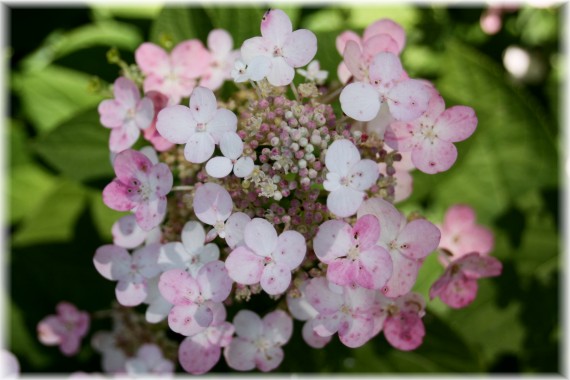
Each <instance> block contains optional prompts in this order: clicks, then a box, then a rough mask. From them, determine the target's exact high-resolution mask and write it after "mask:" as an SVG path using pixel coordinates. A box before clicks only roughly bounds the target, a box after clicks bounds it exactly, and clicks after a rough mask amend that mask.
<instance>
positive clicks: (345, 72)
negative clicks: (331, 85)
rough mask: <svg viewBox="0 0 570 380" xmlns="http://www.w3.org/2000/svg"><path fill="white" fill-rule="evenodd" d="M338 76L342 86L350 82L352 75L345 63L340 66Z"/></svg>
mask: <svg viewBox="0 0 570 380" xmlns="http://www.w3.org/2000/svg"><path fill="white" fill-rule="evenodd" d="M336 75H337V76H338V79H339V80H340V82H341V83H342V84H346V82H348V80H349V79H350V78H351V77H352V73H351V72H350V70H349V69H348V67H346V65H345V64H344V62H341V63H340V64H339V65H338V68H337V71H336Z"/></svg>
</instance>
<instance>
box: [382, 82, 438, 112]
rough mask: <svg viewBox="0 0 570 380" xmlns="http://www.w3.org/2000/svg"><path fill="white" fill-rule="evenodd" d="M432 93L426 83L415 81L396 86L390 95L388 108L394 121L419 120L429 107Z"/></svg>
mask: <svg viewBox="0 0 570 380" xmlns="http://www.w3.org/2000/svg"><path fill="white" fill-rule="evenodd" d="M431 94H432V91H431V89H430V87H428V86H427V85H426V84H425V83H423V82H422V81H419V80H415V79H409V80H405V81H403V82H400V83H398V84H396V85H395V86H394V87H393V88H392V89H391V90H390V92H389V93H388V106H389V107H390V113H391V114H392V116H394V119H396V120H400V121H411V120H414V119H417V118H418V117H420V116H421V114H422V113H424V112H425V111H426V109H427V107H428V102H429V99H430V98H431Z"/></svg>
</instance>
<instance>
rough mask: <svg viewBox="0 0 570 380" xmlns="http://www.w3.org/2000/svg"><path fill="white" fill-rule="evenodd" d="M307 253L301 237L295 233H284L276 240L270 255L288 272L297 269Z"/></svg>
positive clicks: (305, 244) (303, 239)
mask: <svg viewBox="0 0 570 380" xmlns="http://www.w3.org/2000/svg"><path fill="white" fill-rule="evenodd" d="M305 253H307V243H306V242H305V238H304V237H303V235H301V234H300V233H298V232H297V231H285V232H283V233H282V234H281V235H279V238H278V240H277V247H276V248H275V250H274V251H273V254H272V255H271V256H272V257H273V260H275V261H276V262H277V263H279V264H282V265H284V266H285V267H287V268H288V269H289V270H293V269H295V268H297V267H298V266H299V265H301V263H302V262H303V259H304V258H305Z"/></svg>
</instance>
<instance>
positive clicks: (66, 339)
mask: <svg viewBox="0 0 570 380" xmlns="http://www.w3.org/2000/svg"><path fill="white" fill-rule="evenodd" d="M56 311H57V315H48V316H47V317H45V318H44V319H42V320H41V321H40V322H39V323H38V327H37V330H38V338H39V340H40V342H42V343H43V344H45V345H46V346H59V349H60V351H61V353H62V354H64V355H65V356H72V355H75V354H77V353H78V352H79V348H80V344H81V339H82V338H83V337H84V336H85V335H87V331H88V330H89V323H90V318H89V314H88V313H87V312H84V311H80V310H78V309H77V308H76V307H75V305H72V304H70V303H68V302H60V303H58V304H57V306H56Z"/></svg>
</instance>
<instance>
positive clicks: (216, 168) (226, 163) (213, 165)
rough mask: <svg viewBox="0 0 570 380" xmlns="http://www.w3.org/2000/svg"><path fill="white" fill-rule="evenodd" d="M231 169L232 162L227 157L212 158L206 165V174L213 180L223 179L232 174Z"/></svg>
mask: <svg viewBox="0 0 570 380" xmlns="http://www.w3.org/2000/svg"><path fill="white" fill-rule="evenodd" d="M232 169H233V165H232V161H231V160H230V159H229V158H227V157H214V158H211V159H210V160H209V161H208V163H207V164H206V172H207V173H208V175H209V176H210V177H214V178H225V177H227V176H228V174H230V173H231V172H232Z"/></svg>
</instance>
